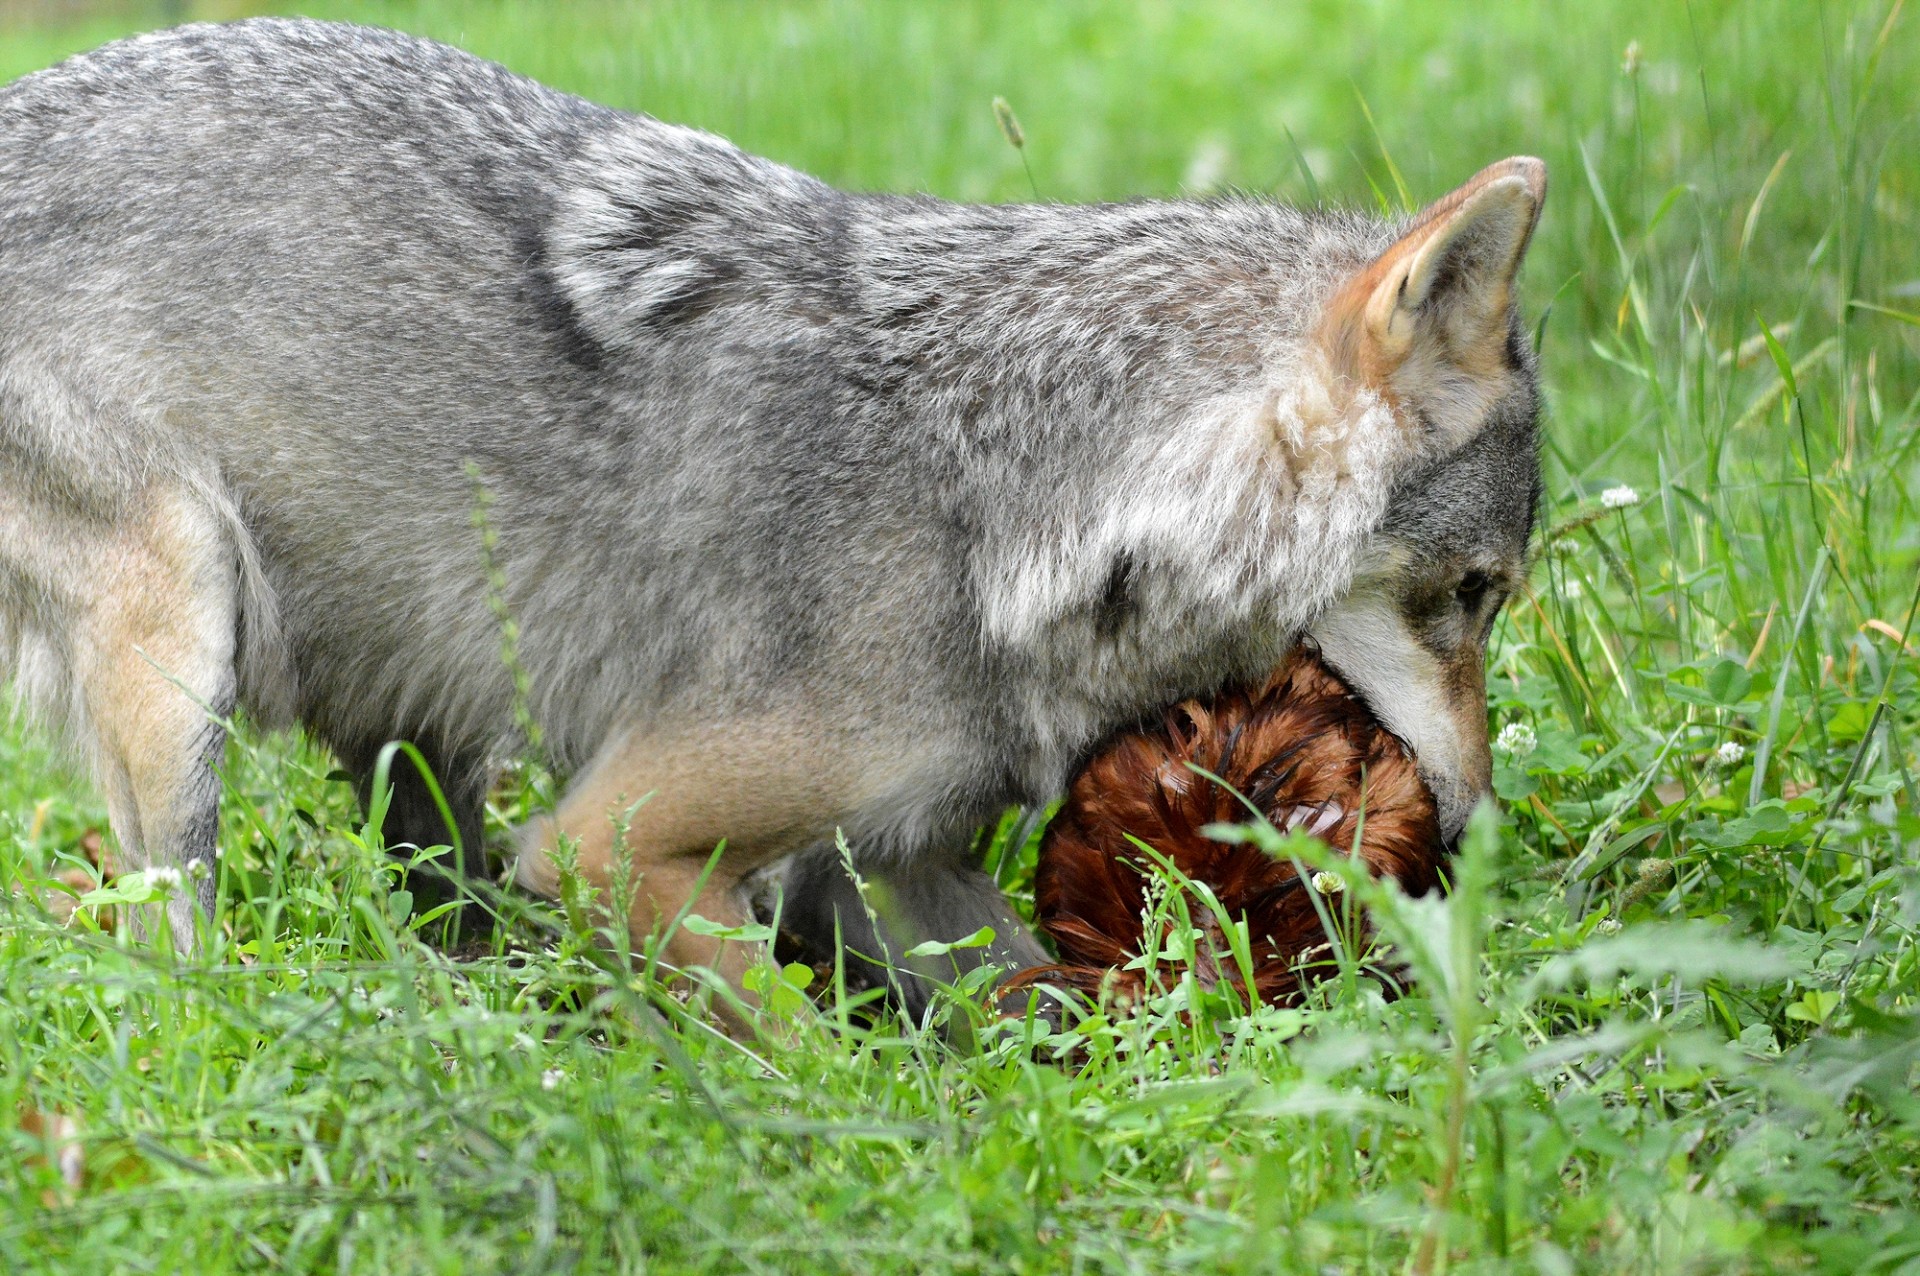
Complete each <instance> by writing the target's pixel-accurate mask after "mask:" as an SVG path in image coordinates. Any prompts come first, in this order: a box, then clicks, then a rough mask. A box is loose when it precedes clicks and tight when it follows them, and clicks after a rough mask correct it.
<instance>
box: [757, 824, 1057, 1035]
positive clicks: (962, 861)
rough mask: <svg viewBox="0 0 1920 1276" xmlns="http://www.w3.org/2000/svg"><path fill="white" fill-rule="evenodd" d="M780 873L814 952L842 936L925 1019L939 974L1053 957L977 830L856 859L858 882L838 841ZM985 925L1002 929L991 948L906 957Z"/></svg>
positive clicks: (858, 967)
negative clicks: (869, 859)
mask: <svg viewBox="0 0 1920 1276" xmlns="http://www.w3.org/2000/svg"><path fill="white" fill-rule="evenodd" d="M777 872H778V878H777V886H778V890H779V892H780V895H781V899H780V902H779V909H780V928H781V929H782V930H783V931H785V932H787V933H788V934H790V935H791V936H793V937H794V938H795V939H797V940H798V941H799V943H800V946H801V948H802V949H803V950H804V951H805V952H806V953H807V955H808V956H809V957H818V958H828V957H830V956H831V954H832V953H833V951H834V944H835V941H836V938H837V939H838V942H839V944H840V945H841V947H842V949H843V950H844V952H845V960H846V965H847V969H848V971H849V972H850V973H854V974H857V976H858V977H859V979H860V980H861V981H862V982H863V983H866V984H869V985H876V986H880V987H884V988H886V989H888V990H889V993H890V995H892V996H893V997H894V998H896V999H897V1000H898V1001H899V1003H900V1005H901V1009H903V1010H904V1011H905V1012H906V1013H907V1014H908V1015H909V1016H910V1017H912V1018H914V1019H916V1020H917V1019H919V1018H920V1016H921V1014H922V1013H923V1012H924V1011H925V1010H926V1008H927V1003H928V1001H929V1000H931V998H932V995H933V987H934V982H935V981H939V982H951V981H952V980H953V979H954V978H955V977H956V976H957V975H958V974H960V973H962V972H964V971H966V970H971V969H973V968H974V967H976V966H981V965H985V964H986V963H988V962H992V963H994V964H996V965H1000V966H1006V967H1009V968H1011V969H1014V970H1023V969H1025V968H1027V967H1029V966H1038V965H1041V964H1043V963H1045V962H1048V961H1050V960H1052V959H1051V958H1050V957H1048V956H1047V955H1046V952H1045V950H1043V949H1042V948H1041V947H1040V944H1039V942H1038V941H1037V940H1035V939H1034V937H1033V934H1032V932H1031V931H1030V930H1028V928H1027V925H1026V923H1025V922H1023V921H1021V920H1020V918H1019V916H1018V915H1017V914H1016V913H1015V912H1014V911H1013V906H1012V905H1011V904H1010V903H1009V902H1008V900H1007V897H1006V894H1005V892H1003V891H1002V890H1001V889H1000V887H999V884H998V883H996V882H995V881H994V880H993V878H991V877H989V876H988V875H987V874H986V873H985V872H983V871H981V868H980V865H979V863H978V857H977V855H976V853H975V850H974V847H973V845H972V843H971V840H970V839H964V838H961V839H955V840H954V841H953V842H952V843H951V844H950V845H947V846H944V847H939V848H934V849H929V850H927V851H925V852H923V853H921V854H919V855H914V856H906V857H898V856H896V857H888V858H885V859H881V860H880V861H879V862H877V863H861V862H858V861H856V863H855V865H854V872H856V873H858V874H859V881H858V883H856V881H855V879H854V877H853V875H852V874H850V873H849V872H848V870H847V865H846V864H845V863H843V862H842V859H841V855H840V850H839V847H838V846H837V845H835V844H834V843H832V842H826V843H822V844H820V845H818V846H813V847H810V848H808V849H807V850H804V851H801V852H800V853H799V854H797V855H795V856H793V858H792V859H791V860H789V861H788V862H787V863H786V864H784V865H782V866H780V868H779V869H778V870H777ZM862 887H864V888H865V889H864V891H863V890H862V889H861V888H862ZM982 926H991V927H992V928H993V934H994V938H993V942H992V943H990V944H988V945H986V946H985V947H981V948H962V949H955V950H953V951H952V952H951V953H948V954H946V955H944V956H941V957H926V958H919V959H909V958H907V957H906V953H907V951H908V950H909V949H911V948H913V947H914V946H915V945H916V944H919V943H922V942H924V941H926V940H939V941H941V942H943V943H950V942H952V941H954V940H956V939H963V938H965V937H966V936H968V935H972V934H974V933H975V932H977V931H978V930H979V929H980V928H981V927H982Z"/></svg>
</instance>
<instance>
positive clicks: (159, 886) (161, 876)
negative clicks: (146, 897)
mask: <svg viewBox="0 0 1920 1276" xmlns="http://www.w3.org/2000/svg"><path fill="white" fill-rule="evenodd" d="M183 880H184V879H183V878H182V877H181V876H180V870H179V869H177V868H175V867H174V866H173V865H171V864H162V865H160V866H159V867H157V868H150V869H148V870H147V885H149V886H151V887H153V888H154V889H155V890H160V891H171V890H178V889H179V888H180V883H181V882H182V881H183Z"/></svg>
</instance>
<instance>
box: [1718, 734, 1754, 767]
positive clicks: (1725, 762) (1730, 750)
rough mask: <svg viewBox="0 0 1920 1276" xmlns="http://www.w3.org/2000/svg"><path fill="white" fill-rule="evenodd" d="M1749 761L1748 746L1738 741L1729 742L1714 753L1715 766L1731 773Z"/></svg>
mask: <svg viewBox="0 0 1920 1276" xmlns="http://www.w3.org/2000/svg"><path fill="white" fill-rule="evenodd" d="M1746 760H1747V746H1746V745H1744V744H1742V743H1740V742H1739V741H1738V740H1729V741H1727V742H1726V743H1725V744H1723V745H1721V746H1720V747H1719V748H1717V749H1715V750H1714V751H1713V761H1714V765H1716V766H1721V767H1725V768H1726V769H1727V770H1729V771H1731V770H1733V768H1735V767H1737V766H1739V765H1740V764H1741V763H1742V762H1745V761H1746Z"/></svg>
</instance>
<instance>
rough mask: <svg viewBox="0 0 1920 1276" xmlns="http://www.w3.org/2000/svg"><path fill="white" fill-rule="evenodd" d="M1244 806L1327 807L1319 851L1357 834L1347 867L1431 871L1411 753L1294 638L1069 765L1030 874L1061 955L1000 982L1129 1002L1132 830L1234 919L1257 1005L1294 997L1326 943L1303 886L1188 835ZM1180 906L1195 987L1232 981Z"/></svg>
mask: <svg viewBox="0 0 1920 1276" xmlns="http://www.w3.org/2000/svg"><path fill="white" fill-rule="evenodd" d="M1196 767H1198V768H1200V769H1201V770H1204V771H1207V772H1210V773H1211V774H1212V775H1215V776H1218V777H1219V778H1220V780H1222V781H1225V784H1224V785H1223V784H1221V783H1219V782H1216V781H1215V780H1213V779H1209V778H1208V777H1207V776H1206V775H1202V774H1200V773H1199V772H1198V771H1196V770H1195V768H1196ZM1237 795H1238V796H1237ZM1242 796H1244V797H1245V799H1246V802H1243V801H1242V800H1241V797H1242ZM1248 802H1250V803H1252V805H1253V806H1254V807H1256V808H1258V809H1259V811H1260V812H1261V814H1263V815H1264V816H1266V818H1267V819H1269V820H1271V821H1272V822H1273V823H1274V824H1275V826H1276V827H1285V826H1286V823H1287V820H1288V817H1289V815H1291V814H1294V813H1295V812H1298V811H1300V810H1301V809H1302V808H1308V809H1314V808H1324V806H1325V804H1327V803H1337V804H1338V805H1339V815H1338V818H1337V819H1336V820H1332V821H1331V823H1330V826H1329V827H1327V828H1325V829H1324V830H1323V831H1322V832H1321V833H1320V834H1319V836H1320V837H1321V838H1322V840H1324V841H1326V842H1327V843H1328V844H1329V845H1330V846H1332V847H1335V848H1337V849H1340V850H1351V849H1353V848H1354V845H1355V837H1356V834H1357V835H1358V839H1359V842H1358V854H1359V856H1360V858H1361V860H1362V861H1364V862H1365V863H1366V865H1367V866H1368V867H1369V868H1370V869H1371V870H1372V871H1373V872H1374V873H1375V874H1378V875H1381V876H1390V877H1393V878H1395V879H1396V880H1398V881H1399V883H1400V885H1401V886H1402V887H1403V888H1405V889H1406V890H1407V891H1408V892H1409V893H1411V894H1419V893H1422V892H1424V891H1426V890H1429V889H1431V888H1432V887H1434V886H1435V885H1437V884H1438V882H1439V880H1440V870H1441V867H1442V864H1443V861H1444V858H1445V851H1444V847H1443V845H1442V843H1441V840H1440V828H1439V821H1438V818H1437V816H1436V813H1435V810H1434V804H1433V798H1432V795H1431V794H1430V793H1428V791H1427V787H1426V785H1425V784H1424V783H1422V782H1421V780H1420V777H1419V774H1418V771H1417V769H1416V765H1415V762H1414V759H1413V758H1412V757H1411V756H1410V755H1409V754H1408V752H1407V751H1406V749H1405V748H1404V747H1403V746H1402V745H1401V743H1400V742H1399V741H1398V740H1397V739H1396V738H1395V737H1394V736H1392V735H1391V734H1390V733H1388V732H1387V731H1386V729H1385V728H1383V727H1382V726H1381V725H1380V723H1379V721H1378V720H1377V719H1375V718H1374V716H1373V715H1372V713H1370V712H1369V711H1368V709H1367V707H1366V706H1365V705H1364V704H1362V703H1361V701H1360V700H1359V699H1358V698H1356V697H1355V696H1354V695H1353V693H1352V692H1351V690H1349V689H1348V687H1347V685H1346V684H1345V683H1344V682H1342V681H1341V680H1340V678H1339V677H1338V676H1337V675H1336V674H1335V673H1334V672H1333V671H1332V670H1331V669H1329V668H1328V667H1327V666H1326V665H1325V664H1324V663H1322V661H1321V660H1320V659H1319V656H1318V654H1317V653H1315V652H1313V651H1312V650H1310V649H1308V648H1304V647H1303V648H1300V649H1298V650H1296V651H1295V652H1294V653H1293V654H1292V655H1290V656H1289V657H1288V658H1287V660H1286V662H1285V663H1284V664H1283V665H1281V667H1280V668H1279V669H1277V670H1275V671H1274V673H1273V674H1272V676H1271V677H1269V678H1268V679H1267V680H1266V681H1265V682H1264V683H1262V684H1261V685H1259V686H1257V687H1253V688H1232V689H1228V690H1226V691H1223V692H1221V693H1220V694H1219V695H1216V696H1214V697H1212V698H1211V699H1206V700H1187V701H1183V702H1181V703H1180V704H1177V705H1175V706H1173V707H1172V708H1170V709H1168V710H1167V711H1166V712H1165V714H1164V715H1162V717H1161V720H1160V721H1159V722H1157V723H1154V724H1150V725H1148V726H1146V727H1143V728H1141V729H1139V730H1135V731H1132V732H1129V733H1127V734H1124V735H1121V736H1119V737H1118V738H1116V739H1114V740H1112V741H1110V742H1109V743H1108V744H1107V745H1106V746H1105V747H1104V748H1103V749H1101V750H1100V751H1099V752H1098V753H1097V754H1095V755H1094V757H1093V758H1092V759H1091V760H1090V761H1088V763H1087V764H1086V766H1085V767H1083V768H1082V769H1081V771H1080V773H1079V775H1078V776H1076V777H1075V779H1074V781H1073V784H1072V786H1071V787H1070V789H1069V790H1068V795H1067V800H1066V802H1065V804H1064V805H1063V806H1062V807H1061V809H1060V812H1059V813H1058V814H1057V815H1056V816H1055V817H1054V819H1053V822H1052V823H1051V824H1050V825H1049V826H1048V829H1047V833H1046V837H1045V839H1044V840H1043V841H1042V843H1041V848H1040V863H1039V870H1038V875H1037V878H1036V880H1035V894H1036V912H1037V915H1038V919H1039V921H1040V924H1041V925H1042V926H1043V927H1044V928H1045V929H1046V931H1047V932H1048V933H1049V934H1050V935H1051V936H1052V937H1053V940H1054V943H1055V945H1056V946H1057V947H1058V949H1059V951H1060V957H1061V964H1060V965H1059V966H1043V967H1037V968H1035V969H1034V970H1031V971H1025V972H1022V973H1021V974H1019V975H1017V976H1015V977H1014V979H1013V980H1011V981H1009V983H1008V984H1007V985H1006V991H1017V990H1020V989H1024V988H1027V987H1031V986H1033V985H1036V984H1049V985H1051V986H1054V987H1065V988H1073V989H1076V990H1078V991H1081V992H1084V993H1088V994H1089V995H1093V994H1097V993H1098V992H1099V990H1100V989H1102V988H1103V987H1104V988H1106V989H1108V991H1109V995H1112V994H1113V993H1114V992H1115V991H1116V990H1126V991H1130V992H1131V993H1132V994H1133V996H1134V999H1135V1000H1137V999H1138V994H1139V993H1140V992H1141V991H1142V990H1143V989H1142V980H1141V977H1140V972H1138V971H1123V970H1118V969H1115V968H1117V967H1121V966H1124V965H1125V964H1126V963H1127V962H1129V961H1131V960H1133V959H1134V958H1135V957H1137V956H1138V955H1139V953H1140V952H1141V950H1142V947H1143V946H1144V936H1143V935H1142V933H1141V926H1142V919H1141V913H1142V910H1143V909H1144V908H1145V907H1146V896H1145V892H1144V884H1145V877H1144V873H1143V869H1144V867H1145V866H1146V865H1147V864H1149V863H1150V862H1151V861H1150V860H1149V858H1148V857H1147V856H1146V855H1144V854H1143V853H1142V852H1141V851H1140V849H1139V848H1138V847H1137V846H1135V845H1133V844H1132V843H1131V842H1130V841H1129V840H1128V835H1129V834H1131V835H1132V836H1133V837H1136V838H1138V839H1140V840H1141V841H1142V842H1145V843H1146V844H1147V845H1149V846H1151V847H1153V848H1154V849H1155V850H1157V851H1159V852H1160V853H1161V854H1163V855H1165V856H1166V857H1167V858H1168V859H1169V860H1170V861H1171V862H1172V863H1173V864H1174V865H1175V866H1176V867H1177V868H1178V869H1179V870H1180V871H1181V872H1182V873H1184V874H1186V875H1187V876H1188V877H1189V878H1191V879H1193V880H1194V881H1196V882H1201V883H1205V884H1206V885H1207V886H1208V887H1210V888H1211V889H1212V891H1213V892H1214V894H1215V896H1216V897H1217V898H1218V899H1219V900H1220V903H1221V904H1222V906H1223V907H1224V908H1225V909H1226V911H1227V913H1228V915H1229V916H1231V917H1234V918H1236V919H1237V918H1243V917H1244V918H1245V919H1246V921H1247V923H1248V926H1247V931H1248V938H1249V940H1250V941H1251V944H1252V952H1253V959H1254V985H1255V991H1256V992H1257V993H1258V994H1259V996H1260V997H1261V999H1262V1000H1265V1001H1267V1002H1270V1003H1273V1004H1277V1005H1284V1004H1288V1003H1291V1002H1294V1001H1297V1000H1298V998H1299V995H1300V991H1301V988H1300V971H1299V965H1300V962H1301V959H1302V958H1304V957H1310V956H1311V955H1313V954H1314V953H1315V952H1316V951H1324V950H1325V949H1326V947H1327V937H1326V935H1325V934H1324V933H1323V931H1322V927H1321V924H1320V920H1319V916H1318V914H1317V913H1316V911H1315V909H1314V906H1313V901H1312V899H1311V898H1310V896H1309V893H1308V892H1309V891H1310V889H1311V888H1310V887H1309V886H1308V885H1307V884H1306V883H1304V882H1301V881H1300V880H1299V878H1298V876H1297V875H1296V873H1295V871H1294V866H1293V864H1292V862H1291V861H1290V860H1286V859H1276V858H1274V857H1273V856H1270V855H1267V854H1266V853H1265V852H1263V851H1261V850H1260V849H1259V848H1258V847H1255V846H1251V845H1247V844H1244V843H1227V842H1219V841H1215V840H1213V839H1212V838H1209V837H1207V836H1205V835H1204V834H1203V833H1202V832H1201V830H1202V829H1203V828H1205V827H1206V826H1207V825H1209V824H1219V823H1241V822H1245V821H1247V820H1249V819H1251V818H1252V816H1251V812H1249V810H1248V809H1247V803H1248ZM1191 911H1192V913H1193V914H1194V916H1193V921H1194V923H1195V925H1196V926H1198V927H1199V928H1200V929H1201V930H1202V931H1203V933H1204V937H1205V941H1206V942H1203V943H1202V945H1201V949H1202V951H1201V954H1200V956H1199V958H1198V959H1197V960H1196V963H1195V970H1194V974H1195V975H1196V977H1197V978H1198V979H1199V981H1200V982H1201V984H1202V985H1203V986H1211V985H1213V984H1214V983H1215V982H1217V981H1218V980H1220V979H1222V978H1225V979H1228V980H1230V981H1231V982H1232V983H1233V984H1234V985H1235V986H1236V987H1238V986H1240V985H1241V984H1242V979H1241V975H1240V972H1239V970H1238V969H1237V968H1235V967H1234V965H1233V962H1232V958H1231V957H1230V956H1229V952H1230V950H1229V948H1228V946H1227V944H1226V940H1225V937H1224V935H1223V934H1222V933H1221V932H1220V929H1219V927H1218V925H1217V919H1215V918H1214V917H1212V916H1211V914H1210V912H1209V910H1207V909H1205V908H1204V907H1201V906H1199V905H1197V904H1196V905H1195V906H1194V907H1193V908H1192V910H1191ZM1208 943H1211V945H1212V954H1217V959H1216V958H1215V957H1214V956H1211V955H1209V953H1208V952H1207V951H1206V950H1207V946H1208ZM1003 1004H1009V1003H1005V1002H1003Z"/></svg>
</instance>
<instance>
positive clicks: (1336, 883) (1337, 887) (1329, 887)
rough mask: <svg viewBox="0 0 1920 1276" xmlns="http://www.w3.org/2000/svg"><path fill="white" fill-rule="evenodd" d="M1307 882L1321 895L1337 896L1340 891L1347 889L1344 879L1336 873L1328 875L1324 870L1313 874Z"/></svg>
mask: <svg viewBox="0 0 1920 1276" xmlns="http://www.w3.org/2000/svg"><path fill="white" fill-rule="evenodd" d="M1309 880H1310V881H1311V882H1312V883H1313V889H1315V890H1317V891H1319V892H1320V893H1321V894H1322V895H1338V894H1339V893H1340V892H1341V891H1343V890H1345V889H1347V879H1346V878H1344V877H1342V876H1340V874H1338V873H1329V872H1327V871H1326V870H1325V869H1322V870H1320V871H1319V872H1318V873H1315V874H1314V875H1313V876H1312V878H1310V879H1309Z"/></svg>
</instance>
